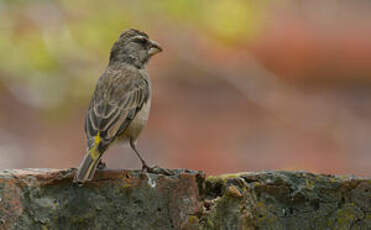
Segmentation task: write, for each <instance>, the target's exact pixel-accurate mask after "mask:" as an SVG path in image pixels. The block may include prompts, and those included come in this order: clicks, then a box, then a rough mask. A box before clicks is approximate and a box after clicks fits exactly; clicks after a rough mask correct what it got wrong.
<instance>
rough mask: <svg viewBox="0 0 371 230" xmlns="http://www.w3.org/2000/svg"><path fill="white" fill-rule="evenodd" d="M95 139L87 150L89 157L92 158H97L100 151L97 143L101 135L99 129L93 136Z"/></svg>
mask: <svg viewBox="0 0 371 230" xmlns="http://www.w3.org/2000/svg"><path fill="white" fill-rule="evenodd" d="M94 139H95V141H94V145H93V147H92V148H91V149H90V150H89V152H90V153H89V154H90V156H91V158H93V160H94V161H95V160H97V159H98V157H99V156H100V153H99V152H98V145H99V143H100V142H101V141H102V139H101V137H100V131H98V133H97V135H96V136H95V137H94Z"/></svg>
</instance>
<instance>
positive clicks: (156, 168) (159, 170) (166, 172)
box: [142, 164, 174, 176]
mask: <svg viewBox="0 0 371 230" xmlns="http://www.w3.org/2000/svg"><path fill="white" fill-rule="evenodd" d="M142 172H148V173H153V174H163V175H166V176H171V175H174V172H172V171H171V170H169V169H164V168H161V167H159V166H157V165H155V166H153V167H149V166H148V165H147V164H143V166H142Z"/></svg>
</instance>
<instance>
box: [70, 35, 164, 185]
mask: <svg viewBox="0 0 371 230" xmlns="http://www.w3.org/2000/svg"><path fill="white" fill-rule="evenodd" d="M154 49H155V50H154ZM160 51H161V48H160V47H159V45H158V44H157V43H156V42H153V41H151V40H149V38H148V35H146V34H145V33H143V32H140V31H138V30H134V29H130V30H128V31H126V32H124V33H122V34H121V36H120V38H119V39H118V41H117V42H116V43H115V44H114V45H113V47H112V50H111V55H110V62H109V65H108V66H107V68H106V70H105V72H104V73H103V74H102V76H101V77H100V78H99V79H98V82H97V85H96V88H95V91H94V94H93V96H92V99H91V101H90V106H89V109H88V112H87V115H86V118H85V133H86V136H87V142H88V151H87V154H86V155H85V158H84V160H83V162H82V163H81V165H80V167H79V170H78V172H77V174H76V176H75V179H74V181H75V182H81V183H83V182H85V181H89V180H91V179H92V178H93V176H94V172H95V169H96V167H97V165H98V163H99V162H100V159H101V157H102V155H103V153H104V152H105V151H106V150H107V148H108V147H109V146H110V145H111V144H112V143H113V142H115V141H128V142H129V143H130V145H131V147H132V148H133V150H134V151H135V152H136V153H137V155H138V157H139V158H140V160H141V161H142V164H143V168H148V166H147V165H146V164H145V162H144V161H143V159H142V158H141V156H140V155H139V153H138V151H137V150H136V146H135V140H136V139H137V137H138V135H139V134H140V132H141V130H142V129H143V127H144V125H145V123H146V121H147V119H148V115H149V109H150V103H151V82H150V78H149V75H148V74H147V72H146V70H145V66H146V64H147V62H148V61H149V59H150V57H151V56H153V55H154V54H156V53H158V52H160Z"/></svg>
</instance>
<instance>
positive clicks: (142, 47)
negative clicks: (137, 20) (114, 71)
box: [110, 29, 162, 68]
mask: <svg viewBox="0 0 371 230" xmlns="http://www.w3.org/2000/svg"><path fill="white" fill-rule="evenodd" d="M161 51H162V48H161V47H160V45H159V44H158V43H157V42H155V41H152V40H151V39H150V38H149V37H148V35H147V34H146V33H144V32H142V31H139V30H136V29H129V30H126V31H124V32H123V33H122V34H121V35H120V37H119V38H118V40H117V41H116V42H115V44H114V45H113V47H112V49H111V55H110V64H115V63H126V64H131V65H134V66H136V67H137V68H143V67H144V66H145V65H146V64H147V63H148V61H149V59H150V58H151V57H152V56H153V55H155V54H157V53H159V52H161Z"/></svg>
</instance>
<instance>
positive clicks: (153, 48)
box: [148, 40, 162, 56]
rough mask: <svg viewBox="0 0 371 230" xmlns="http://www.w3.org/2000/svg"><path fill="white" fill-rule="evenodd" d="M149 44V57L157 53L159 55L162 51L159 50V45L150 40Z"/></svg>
mask: <svg viewBox="0 0 371 230" xmlns="http://www.w3.org/2000/svg"><path fill="white" fill-rule="evenodd" d="M150 42H151V48H150V49H149V51H148V54H149V55H150V56H153V55H155V54H157V53H160V52H161V51H162V48H161V46H160V44H158V43H157V42H155V41H152V40H151V41H150Z"/></svg>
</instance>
